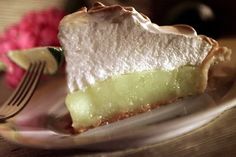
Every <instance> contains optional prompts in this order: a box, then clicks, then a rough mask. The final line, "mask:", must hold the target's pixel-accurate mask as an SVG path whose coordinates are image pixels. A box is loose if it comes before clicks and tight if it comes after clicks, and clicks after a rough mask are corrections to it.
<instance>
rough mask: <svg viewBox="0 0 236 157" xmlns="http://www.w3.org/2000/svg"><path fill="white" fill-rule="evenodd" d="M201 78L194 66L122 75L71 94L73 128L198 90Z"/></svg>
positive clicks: (69, 107)
mask: <svg viewBox="0 0 236 157" xmlns="http://www.w3.org/2000/svg"><path fill="white" fill-rule="evenodd" d="M201 79H202V77H201V75H200V72H199V69H198V68H195V67H191V66H185V67H181V68H179V69H176V70H173V71H163V70H155V71H146V72H137V73H131V74H126V75H120V76H116V77H113V78H111V79H107V80H105V81H101V82H97V83H96V84H95V85H93V86H91V87H88V88H87V89H86V90H85V91H80V90H79V91H76V92H73V93H71V94H68V96H67V98H66V105H67V107H68V110H69V112H70V114H71V117H72V121H73V127H74V128H81V127H89V126H92V125H95V124H96V123H98V122H99V121H101V120H104V119H109V118H112V116H114V115H116V114H119V113H124V112H132V111H135V110H137V109H140V108H141V107H142V106H144V105H146V104H157V103H160V102H165V101H167V100H170V99H173V98H177V97H183V96H186V95H192V94H196V93H197V92H199V89H198V88H197V86H198V85H199V82H200V81H201Z"/></svg>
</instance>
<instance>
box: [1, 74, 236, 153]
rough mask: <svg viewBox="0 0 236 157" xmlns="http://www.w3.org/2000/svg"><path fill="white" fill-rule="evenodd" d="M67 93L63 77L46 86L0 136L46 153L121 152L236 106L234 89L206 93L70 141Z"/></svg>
mask: <svg viewBox="0 0 236 157" xmlns="http://www.w3.org/2000/svg"><path fill="white" fill-rule="evenodd" d="M1 88H3V87H1ZM66 89H67V88H66V83H65V77H64V76H63V75H59V76H54V77H51V78H47V79H46V80H44V82H43V83H41V84H40V85H39V87H38V89H37V91H36V92H35V94H34V96H33V98H32V100H31V101H30V102H29V104H28V105H27V106H26V107H25V109H24V110H23V111H22V112H21V113H20V114H19V115H17V116H16V117H14V118H13V119H11V120H10V121H9V122H8V123H6V124H0V134H1V135H2V136H3V137H4V138H5V139H7V140H9V141H11V142H14V143H17V144H20V145H24V146H29V147H36V148H44V149H68V148H69V149H70V148H78V149H80V148H83V149H89V150H104V149H105V150H111V149H124V148H128V147H139V146H143V145H147V144H153V143H158V142H161V141H164V140H168V139H170V138H174V137H176V136H179V135H181V134H184V133H187V132H189V131H191V130H193V129H196V128H198V127H200V126H202V125H204V124H207V123H208V122H209V121H211V120H212V119H214V118H216V117H217V116H218V115H219V114H221V113H222V112H224V111H225V110H227V109H230V108H232V107H234V106H236V100H235V99H234V96H236V86H235V85H234V86H233V87H232V88H231V90H228V89H220V90H218V91H217V92H216V93H215V94H214V95H217V96H214V97H213V96H212V94H209V93H205V94H202V95H198V96H194V97H189V98H186V99H183V100H179V101H178V102H176V103H173V104H169V105H166V106H162V107H160V108H158V109H155V110H153V111H150V112H147V113H144V114H140V115H137V116H134V117H131V118H128V119H125V120H122V121H118V122H115V123H112V124H109V125H105V126H102V127H98V128H95V129H91V130H89V131H87V132H84V133H81V134H78V135H73V134H71V130H72V128H71V127H70V125H71V124H70V116H69V114H68V111H67V109H66V108H65V104H64V99H65V95H66V93H67V90H66ZM0 90H1V91H3V90H4V89H0ZM226 93H227V94H226Z"/></svg>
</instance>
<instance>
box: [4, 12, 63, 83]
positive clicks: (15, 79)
mask: <svg viewBox="0 0 236 157" xmlns="http://www.w3.org/2000/svg"><path fill="white" fill-rule="evenodd" d="M64 15H65V13H64V11H62V10H59V9H56V8H50V9H48V10H43V11H32V12H29V13H28V14H26V15H25V16H24V17H23V18H22V20H21V21H20V22H19V23H17V24H15V25H12V26H10V27H9V28H7V29H6V31H5V32H4V33H3V34H2V36H0V61H1V62H3V63H4V64H5V65H6V66H7V70H6V75H5V76H6V81H7V83H8V84H9V85H11V86H12V87H15V86H16V85H17V84H18V83H19V81H20V80H21V77H22V76H23V74H24V70H23V69H21V68H20V67H18V66H17V65H16V64H14V63H13V62H11V61H10V60H9V58H8V57H7V52H9V51H10V50H21V49H27V48H32V47H38V46H59V41H58V39H57V33H58V25H59V22H60V20H61V19H62V18H63V16H64Z"/></svg>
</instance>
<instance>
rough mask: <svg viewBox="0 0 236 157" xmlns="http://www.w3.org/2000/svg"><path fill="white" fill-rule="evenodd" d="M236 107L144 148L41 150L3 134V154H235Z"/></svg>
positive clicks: (165, 156) (0, 142)
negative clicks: (9, 140) (28, 146)
mask: <svg viewBox="0 0 236 157" xmlns="http://www.w3.org/2000/svg"><path fill="white" fill-rule="evenodd" d="M235 122H236V108H233V109H231V110H229V111H226V112H225V113H223V114H221V115H220V116H219V117H218V118H216V119H215V120H213V121H212V122H210V123H208V124H207V125H205V126H203V127H201V128H198V129H196V130H194V131H192V132H190V133H188V134H185V135H183V136H180V137H177V138H174V139H171V140H169V141H165V142H162V143H159V144H154V145H149V146H145V147H142V148H135V149H128V150H122V151H113V152H85V151H81V150H75V149H73V150H60V151H52V150H51V151H50V150H39V149H31V148H25V147H21V146H18V145H15V144H12V143H9V142H7V141H5V140H4V139H3V138H1V137H0V152H1V156H5V157H23V156H24V157H25V156H27V157H51V156H61V157H72V156H73V157H77V156H81V157H85V156H94V157H98V156H114V157H118V156H122V157H123V156H129V157H130V156H155V157H156V156H161V157H169V156H178V157H180V156H186V157H189V156H192V157H195V156H218V157H220V156H222V157H223V156H227V157H230V156H232V157H233V156H236V149H235V148H236V123H235Z"/></svg>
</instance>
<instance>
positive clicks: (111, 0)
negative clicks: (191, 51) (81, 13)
mask: <svg viewBox="0 0 236 157" xmlns="http://www.w3.org/2000/svg"><path fill="white" fill-rule="evenodd" d="M100 1H101V2H103V3H105V4H122V5H128V6H129V5H131V6H134V7H135V8H136V9H137V10H138V11H141V12H143V13H144V14H146V15H148V16H149V17H150V18H151V20H152V21H153V22H155V23H157V24H158V25H169V24H179V23H184V24H189V25H192V26H193V27H194V28H195V29H196V30H197V31H198V33H199V34H206V35H208V36H211V37H213V38H221V37H234V36H236V29H235V28H236V8H235V7H236V1H233V0H223V1H222V0H191V1H190V0H100ZM94 2H95V0H40V1H36V0H24V1H19V0H1V1H0V32H2V31H4V29H5V28H6V27H7V26H9V25H10V24H12V23H14V22H17V21H19V20H20V18H21V17H22V16H23V15H24V14H25V13H26V12H28V11H32V10H41V9H46V8H50V7H56V8H60V9H63V10H65V11H66V12H67V13H69V12H74V11H76V10H78V9H79V8H80V7H81V6H88V7H89V6H91V5H92V3H94Z"/></svg>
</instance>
